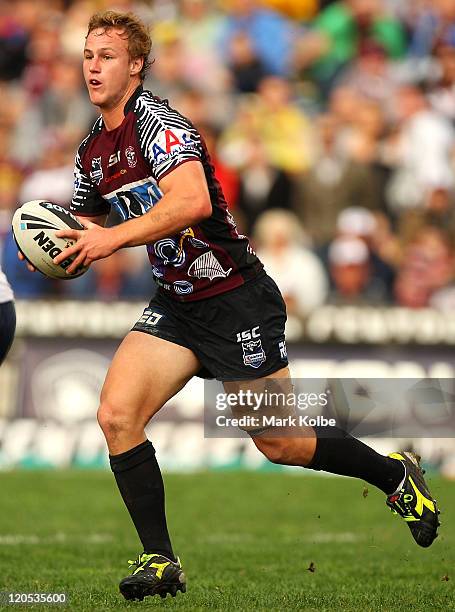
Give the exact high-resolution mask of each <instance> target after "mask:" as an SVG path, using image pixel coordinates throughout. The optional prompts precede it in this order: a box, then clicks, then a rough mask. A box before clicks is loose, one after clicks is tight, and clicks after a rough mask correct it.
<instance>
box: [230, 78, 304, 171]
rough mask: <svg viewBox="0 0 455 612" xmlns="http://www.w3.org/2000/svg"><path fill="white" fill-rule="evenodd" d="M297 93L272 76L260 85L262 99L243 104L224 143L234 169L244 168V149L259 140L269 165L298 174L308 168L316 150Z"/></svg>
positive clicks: (254, 98) (253, 99)
mask: <svg viewBox="0 0 455 612" xmlns="http://www.w3.org/2000/svg"><path fill="white" fill-rule="evenodd" d="M293 93H294V92H293V89H292V86H291V84H290V83H289V82H288V81H286V80H285V79H283V78H281V77H276V76H268V77H265V78H264V79H263V80H262V81H261V83H260V84H259V88H258V96H256V97H252V98H251V99H248V100H246V101H244V102H243V104H242V105H241V107H240V108H239V111H238V114H237V117H236V118H235V120H234V121H233V122H232V124H231V125H230V126H228V128H227V129H226V131H225V133H224V135H223V138H222V141H221V143H220V145H221V149H222V150H223V149H224V154H226V155H227V158H229V159H230V160H231V164H232V165H233V166H236V167H240V166H241V165H242V163H243V161H244V160H243V157H244V155H243V154H242V150H245V149H247V148H248V145H249V143H250V142H251V139H253V140H255V139H258V140H259V141H260V142H261V143H262V145H263V146H264V148H265V151H266V154H267V158H268V161H269V163H270V164H271V165H273V166H275V167H276V168H279V169H281V170H283V171H285V172H289V173H297V172H301V171H303V170H305V169H306V168H307V167H308V165H309V163H310V160H311V149H312V146H311V145H312V136H311V133H312V130H311V125H310V122H309V120H308V119H307V117H306V116H305V114H304V113H303V111H302V110H301V109H300V108H299V107H298V106H297V104H295V102H294V101H293V99H292V96H293Z"/></svg>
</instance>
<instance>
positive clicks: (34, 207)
mask: <svg viewBox="0 0 455 612" xmlns="http://www.w3.org/2000/svg"><path fill="white" fill-rule="evenodd" d="M12 227H13V236H14V239H15V241H16V244H17V246H18V248H19V250H20V252H21V253H22V255H23V256H24V257H25V259H27V261H28V262H29V263H31V264H32V266H34V267H35V268H36V269H37V270H39V271H40V272H42V273H43V274H45V275H46V276H49V277H50V278H64V279H70V278H77V277H78V276H81V275H82V274H84V272H86V271H87V270H88V267H80V268H78V269H77V271H76V272H75V273H74V274H67V273H66V269H67V267H68V266H69V265H70V264H71V262H72V261H73V259H74V257H69V258H68V259H65V260H64V261H62V263H61V264H59V265H56V264H55V263H54V262H53V259H54V257H57V255H59V254H60V253H61V252H62V251H63V249H65V248H66V247H68V246H71V245H72V244H74V240H69V239H67V238H57V237H56V235H55V232H56V231H57V230H61V229H67V228H71V229H77V230H83V229H84V226H83V225H82V224H81V223H79V221H78V220H77V219H76V217H75V216H74V215H72V214H71V213H70V212H69V210H66V209H65V208H63V206H59V205H58V204H53V203H52V202H46V201H45V200H32V201H31V202H26V203H25V204H23V205H22V206H21V207H20V208H18V209H17V210H16V212H15V213H14V216H13V221H12Z"/></svg>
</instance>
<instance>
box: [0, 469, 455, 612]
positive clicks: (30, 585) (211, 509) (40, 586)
mask: <svg viewBox="0 0 455 612" xmlns="http://www.w3.org/2000/svg"><path fill="white" fill-rule="evenodd" d="M165 480H166V486H167V499H168V515H169V525H170V528H171V531H172V534H173V541H174V547H175V550H176V552H177V553H178V554H179V555H180V556H181V558H182V560H183V564H184V568H185V572H186V574H187V578H188V592H187V593H186V594H185V595H182V594H180V593H179V594H178V595H177V597H176V599H171V598H168V599H166V600H161V599H160V598H158V597H154V598H147V599H146V600H145V601H144V602H142V603H139V602H134V603H133V602H131V603H127V602H125V601H124V600H123V599H122V598H121V596H120V595H119V594H118V590H117V584H118V581H119V580H120V579H121V578H122V577H123V576H125V575H126V574H127V573H128V572H127V566H126V561H127V559H128V558H133V557H135V556H136V555H137V553H138V552H139V546H138V540H137V537H136V535H135V532H134V530H133V528H132V526H131V524H130V522H129V518H128V516H127V513H126V510H125V509H124V507H123V505H122V503H121V502H120V498H119V496H118V493H117V490H116V488H115V486H114V482H113V479H112V477H111V474H109V473H107V472H106V473H105V472H88V471H87V472H81V471H60V472H59V471H56V472H44V471H43V472H40V471H38V472H25V471H23V472H16V473H14V472H13V473H4V474H1V475H0V483H1V489H0V491H1V496H0V567H1V579H0V580H1V584H0V591H14V592H31V591H39V592H45V591H46V592H62V591H65V592H67V593H68V598H69V605H68V606H67V607H66V609H69V610H71V611H73V610H97V611H98V610H123V609H128V610H130V609H135V610H143V609H144V608H147V609H152V608H153V609H155V608H160V609H165V610H170V609H172V610H206V609H211V610H273V611H281V610H318V611H321V610H338V611H339V610H356V612H359V611H362V612H363V611H369V610H390V611H392V610H393V611H399V610H400V611H401V610H409V611H412V612H420V611H422V612H427V611H428V610H455V597H454V596H455V589H454V583H455V546H454V544H455V521H454V520H453V516H452V514H451V509H452V508H454V506H455V483H453V482H447V481H443V480H440V479H433V480H431V487H432V490H433V493H434V495H435V496H436V497H437V498H438V499H439V500H440V505H441V507H442V510H443V514H442V521H443V526H442V529H441V535H440V537H439V539H438V540H437V541H436V542H435V544H434V545H433V546H432V547H431V548H430V549H427V550H424V549H420V548H419V547H418V546H417V545H415V544H414V543H413V540H412V538H411V535H410V533H409V530H408V528H407V527H406V525H405V524H404V523H403V522H402V521H401V520H400V519H399V518H398V517H394V516H392V515H391V513H390V512H389V511H388V510H387V509H386V508H385V506H384V500H383V496H382V494H380V493H379V492H377V491H375V490H372V489H371V490H370V491H369V492H368V495H367V496H366V497H364V496H363V494H362V493H363V488H364V487H363V483H361V482H359V481H356V480H351V479H341V478H324V477H319V476H316V477H303V476H301V475H297V474H290V473H286V474H280V473H246V472H218V473H201V474H188V475H167V476H166V478H165ZM310 563H313V564H314V566H315V571H314V572H311V571H309V570H308V567H309V566H310ZM447 575H448V577H449V580H448V581H447V580H442V578H443V576H447ZM16 607H18V606H16ZM19 607H20V606H19ZM4 609H5V608H4ZM8 609H12V607H9V608H8ZM32 609H33V610H45V609H46V610H49V609H52V610H58V609H62V608H60V607H59V606H53V607H52V608H51V607H47V608H46V607H43V606H38V605H35V606H32Z"/></svg>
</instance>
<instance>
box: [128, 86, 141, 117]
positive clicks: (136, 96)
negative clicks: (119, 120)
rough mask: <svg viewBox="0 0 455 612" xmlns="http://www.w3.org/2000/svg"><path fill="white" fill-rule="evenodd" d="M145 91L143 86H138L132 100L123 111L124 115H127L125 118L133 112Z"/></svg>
mask: <svg viewBox="0 0 455 612" xmlns="http://www.w3.org/2000/svg"><path fill="white" fill-rule="evenodd" d="M143 91H144V88H143V87H142V85H138V86H137V87H136V89H135V90H134V92H133V94H132V96H131V98H130V99H129V100H128V102H127V103H126V104H125V108H124V109H123V114H124V115H125V117H126V115H127V114H128V113H129V112H130V111H131V110H133V108H134V105H135V104H136V100H137V99H138V98H139V96H140V95H141V93H142V92H143Z"/></svg>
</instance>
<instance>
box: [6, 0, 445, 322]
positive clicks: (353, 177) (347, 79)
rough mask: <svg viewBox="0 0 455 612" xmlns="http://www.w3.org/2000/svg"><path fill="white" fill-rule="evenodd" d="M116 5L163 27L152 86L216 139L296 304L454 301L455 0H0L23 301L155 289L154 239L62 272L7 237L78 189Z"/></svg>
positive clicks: (232, 199) (240, 212)
mask: <svg viewBox="0 0 455 612" xmlns="http://www.w3.org/2000/svg"><path fill="white" fill-rule="evenodd" d="M102 8H116V9H120V10H132V11H134V12H135V13H136V14H138V15H139V16H141V17H142V18H143V19H144V20H145V21H146V22H147V23H148V24H150V27H151V32H152V38H153V44H154V46H153V52H152V53H153V57H154V59H155V62H154V64H153V66H152V70H151V73H150V75H149V76H148V78H147V80H146V82H145V87H146V88H148V89H151V90H152V91H153V92H154V93H155V94H156V95H158V96H160V97H163V98H168V99H169V100H170V103H171V105H172V106H174V107H176V108H177V109H178V110H179V111H180V112H181V113H183V114H184V115H186V116H187V117H189V118H190V119H191V120H192V121H193V122H194V124H195V125H196V127H197V128H198V129H199V130H200V132H201V133H202V134H203V136H204V138H205V139H206V142H207V145H208V148H209V151H210V153H211V157H212V161H213V164H214V165H215V168H216V171H217V175H218V177H219V179H220V182H221V184H222V186H223V189H224V192H225V195H226V197H227V200H228V202H229V205H230V208H231V211H232V213H233V215H234V217H235V219H236V221H237V224H238V226H239V228H240V229H241V230H242V231H244V232H245V233H248V234H249V235H251V237H252V240H253V244H254V246H255V249H256V251H257V253H258V255H259V256H260V257H261V259H262V260H263V262H264V264H265V267H266V269H267V271H269V272H270V274H271V275H272V276H273V277H274V278H275V280H276V282H277V283H278V285H279V286H280V288H281V290H282V292H283V295H284V297H285V299H286V302H287V306H288V311H289V312H290V313H291V314H294V315H296V316H305V315H306V314H308V313H309V312H310V311H311V310H312V309H314V308H317V307H318V306H320V305H321V304H324V303H332V304H354V305H357V304H373V305H390V304H398V305H402V306H407V307H411V308H422V307H435V308H438V309H441V310H449V309H451V307H452V304H453V305H454V306H455V258H454V254H455V242H454V235H455V234H454V232H455V129H454V127H455V123H454V122H455V0H338V1H335V2H333V1H332V2H330V1H322V0H319V1H318V0H150V1H149V2H139V1H134V0H112V1H111V2H105V1H101V0H100V1H96V0H74V1H64V0H45V1H44V0H43V1H40V0H0V243H1V246H2V252H3V256H2V265H3V267H4V269H5V271H6V273H7V274H8V276H9V278H10V281H11V283H12V285H13V287H14V289H15V292H16V295H17V296H18V297H47V296H59V297H77V298H84V297H98V298H100V299H107V300H109V299H117V298H118V297H122V298H141V299H142V298H143V299H147V298H149V297H150V294H151V287H152V284H153V281H152V277H151V273H150V270H149V266H148V265H147V262H146V259H145V250H144V249H142V250H137V249H127V250H123V251H121V252H118V253H116V254H115V255H114V256H112V257H110V258H108V259H106V260H102V261H99V262H97V263H96V264H95V265H94V266H93V267H92V269H91V270H90V271H89V272H88V273H87V274H86V275H84V276H83V277H81V278H80V279H78V280H73V281H71V282H67V283H62V282H55V283H54V282H52V281H50V280H49V279H46V278H44V277H43V276H41V275H40V274H34V275H32V274H30V273H28V272H27V270H26V269H25V266H23V265H19V262H18V261H17V258H16V254H15V248H14V244H13V242H12V238H11V234H10V232H9V228H10V221H11V216H12V214H13V212H14V210H15V209H16V207H17V206H18V205H19V204H21V203H23V202H25V201H27V200H31V199H37V198H45V199H49V200H51V201H53V202H56V203H60V204H63V205H68V203H69V201H70V200H71V196H72V188H73V179H72V172H73V162H74V154H75V150H76V148H77V146H78V144H79V142H80V141H81V140H82V138H83V137H84V136H85V135H86V133H87V132H88V130H89V128H90V126H91V123H92V122H93V120H94V119H95V118H96V116H97V113H96V109H94V108H93V107H92V106H91V105H90V103H89V100H88V97H87V95H86V92H85V90H84V84H83V80H82V73H81V58H82V48H83V43H84V37H85V34H86V26H87V22H88V19H89V17H90V15H91V14H92V13H93V12H94V11H95V10H98V9H102ZM110 222H111V223H115V222H116V219H115V218H113V219H111V220H110Z"/></svg>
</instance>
